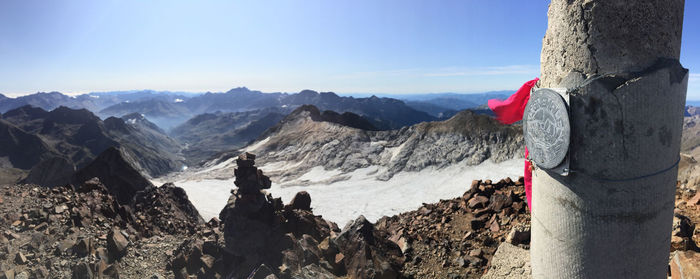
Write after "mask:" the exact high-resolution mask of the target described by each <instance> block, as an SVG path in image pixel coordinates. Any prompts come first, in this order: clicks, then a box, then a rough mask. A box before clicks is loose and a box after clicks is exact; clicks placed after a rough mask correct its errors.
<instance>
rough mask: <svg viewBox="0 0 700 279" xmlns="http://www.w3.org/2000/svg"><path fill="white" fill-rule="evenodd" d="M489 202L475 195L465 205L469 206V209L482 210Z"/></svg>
mask: <svg viewBox="0 0 700 279" xmlns="http://www.w3.org/2000/svg"><path fill="white" fill-rule="evenodd" d="M488 202H489V198H487V197H484V196H481V195H476V196H474V197H473V198H471V199H469V202H468V203H467V204H468V205H469V208H474V209H476V208H484V207H486V205H487V204H488Z"/></svg>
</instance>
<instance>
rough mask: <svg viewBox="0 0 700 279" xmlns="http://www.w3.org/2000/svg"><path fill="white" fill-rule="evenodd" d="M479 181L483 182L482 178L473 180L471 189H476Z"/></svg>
mask: <svg viewBox="0 0 700 279" xmlns="http://www.w3.org/2000/svg"><path fill="white" fill-rule="evenodd" d="M479 183H481V180H472V186H471V187H470V188H469V189H476V188H477V187H479Z"/></svg>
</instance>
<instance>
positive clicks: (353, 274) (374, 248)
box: [334, 215, 403, 278]
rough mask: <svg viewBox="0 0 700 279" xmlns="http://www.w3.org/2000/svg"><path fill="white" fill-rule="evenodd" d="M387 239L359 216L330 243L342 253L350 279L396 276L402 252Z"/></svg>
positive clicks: (397, 275)
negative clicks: (333, 243)
mask: <svg viewBox="0 0 700 279" xmlns="http://www.w3.org/2000/svg"><path fill="white" fill-rule="evenodd" d="M387 238H388V237H385V236H382V235H380V234H379V232H378V231H375V229H374V225H372V223H370V222H369V221H367V219H366V218H365V217H364V216H362V215H360V217H358V218H357V219H355V220H354V221H352V222H349V223H348V224H347V225H346V226H345V228H343V230H342V231H341V233H340V234H339V235H338V237H337V238H335V239H334V242H335V244H336V246H337V247H338V248H339V249H340V251H341V253H342V254H343V258H344V261H345V269H346V270H347V272H348V276H349V277H350V278H398V277H399V272H398V270H399V264H400V262H402V261H403V258H402V253H401V250H400V249H399V247H398V246H397V245H396V244H395V243H393V242H391V241H390V240H388V239H387Z"/></svg>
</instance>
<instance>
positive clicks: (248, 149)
mask: <svg viewBox="0 0 700 279" xmlns="http://www.w3.org/2000/svg"><path fill="white" fill-rule="evenodd" d="M268 141H270V137H267V138H265V139H264V140H261V141H259V142H256V143H254V144H252V145H249V146H248V147H247V148H246V149H245V151H246V152H252V151H255V150H257V149H258V148H260V147H262V146H263V145H265V144H266V143H267V142H268Z"/></svg>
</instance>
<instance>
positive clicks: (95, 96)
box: [88, 95, 100, 99]
mask: <svg viewBox="0 0 700 279" xmlns="http://www.w3.org/2000/svg"><path fill="white" fill-rule="evenodd" d="M88 96H90V98H94V99H99V98H100V96H98V95H88Z"/></svg>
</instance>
